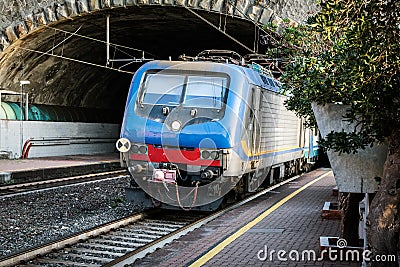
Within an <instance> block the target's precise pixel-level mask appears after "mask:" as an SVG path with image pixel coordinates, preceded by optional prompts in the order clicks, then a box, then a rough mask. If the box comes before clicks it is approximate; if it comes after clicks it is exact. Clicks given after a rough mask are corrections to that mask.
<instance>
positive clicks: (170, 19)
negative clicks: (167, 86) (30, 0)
mask: <svg viewBox="0 0 400 267" xmlns="http://www.w3.org/2000/svg"><path fill="white" fill-rule="evenodd" d="M78 1H79V0H76V2H74V3H75V6H74V8H76V10H79V9H80V10H83V11H84V12H81V13H80V14H75V15H74V16H71V11H70V9H71V8H69V9H68V10H69V12H66V11H65V12H64V13H63V12H57V10H59V9H60V10H62V8H64V9H65V10H67V9H66V8H65V6H64V7H63V6H61V4H59V3H62V2H57V4H55V5H53V8H55V9H54V10H55V12H53V15H51V13H46V12H45V13H44V15H46V14H47V15H46V16H43V17H41V16H38V15H35V16H33V17H32V16H31V15H29V16H25V21H23V22H24V23H22V24H21V23H20V24H18V23H17V24H14V26H13V27H12V28H11V32H12V34H8V35H7V36H6V35H3V38H2V39H3V42H2V45H0V48H1V49H2V50H3V52H2V53H1V54H0V66H1V68H0V87H1V89H6V90H13V91H20V90H22V88H20V84H19V82H20V81H21V80H29V81H30V84H29V86H24V88H23V90H24V92H26V93H28V95H29V102H30V103H37V104H53V105H61V106H70V107H84V108H97V109H102V110H106V111H107V112H109V113H111V114H113V117H114V121H115V122H116V123H119V122H120V121H121V119H122V115H123V110H124V105H125V100H126V96H127V93H128V89H129V84H130V81H131V79H132V76H133V73H134V72H135V70H136V69H137V68H138V67H140V66H141V65H142V64H143V63H145V62H146V61H148V60H151V59H172V60H177V59H178V57H179V56H180V55H182V54H185V55H189V56H195V55H196V54H198V53H199V52H201V51H202V50H205V49H227V50H233V51H236V52H238V53H239V54H242V55H244V54H247V53H251V52H261V53H263V52H264V50H265V46H263V45H262V44H261V43H260V42H259V40H257V39H256V38H259V35H260V31H261V30H260V29H261V28H262V24H260V23H259V22H257V23H255V22H254V21H252V19H251V18H252V16H253V17H254V16H255V15H254V14H257V16H258V17H257V19H258V20H259V21H260V20H262V19H263V17H266V15H268V18H267V19H265V18H264V22H265V21H266V20H268V21H272V20H273V19H274V20H276V21H277V22H279V19H280V18H279V17H278V16H277V15H274V14H273V13H271V12H273V10H271V9H270V8H269V9H267V8H266V7H264V9H261V8H254V7H252V8H251V10H250V7H249V4H245V3H244V4H243V5H247V9H248V11H246V12H247V14H248V15H246V14H241V13H240V12H239V11H240V10H239V8H236V10H235V11H234V13H231V14H229V12H225V13H223V12H222V13H221V12H215V11H213V10H212V9H213V8H212V6H213V5H214V7H215V6H216V5H218V3H220V5H221V10H224V8H225V9H226V10H228V5H227V4H226V3H225V5H224V4H223V3H224V2H221V1H211V4H210V7H209V10H201V9H198V8H197V9H189V8H188V7H187V6H184V5H183V6H178V5H163V4H161V5H139V4H136V5H132V6H127V5H124V6H120V7H119V6H118V5H117V2H116V1H113V2H112V3H114V5H115V6H116V7H114V8H112V6H111V7H110V8H104V9H99V10H95V11H90V8H89V7H90V5H93V4H90V3H91V2H93V1H90V2H89V5H88V7H87V10H85V8H82V7H79V5H78V4H79V3H81V2H82V1H81V2H78ZM112 3H111V4H112ZM124 3H125V2H124ZM221 3H222V4H221ZM248 3H250V2H248ZM0 4H1V3H0ZM66 4H67V2H65V5H66ZM125 4H127V3H125ZM253 4H255V3H253ZM187 5H189V2H187ZM198 5H202V3H198ZM303 5H304V6H306V7H307V6H308V5H307V3H303ZM0 8H1V5H0ZM43 9H44V8H43ZM214 9H215V8H214ZM303 9H304V8H303ZM303 9H302V8H301V7H300V8H299V10H300V11H302V12H303V13H304V12H305V11H304V10H303ZM3 10H4V8H3ZM191 10H192V11H191ZM193 10H194V11H193ZM86 11H87V12H86ZM266 11H268V12H269V13H268V12H266ZM300 11H299V14H300V13H301V12H300ZM19 12H20V13H22V12H21V10H20V11H19ZM33 12H34V11H33ZM75 12H76V11H75ZM14 13H15V12H14ZM39 14H40V13H39ZM68 14H69V15H68ZM271 14H272V15H271ZM2 15H4V16H7V17H5V18H8V19H9V20H11V19H12V17H11V16H10V15H9V14H7V13H4V12H3V13H2ZM52 16H53V17H54V16H57V19H56V20H55V19H54V18H52ZM107 17H108V18H109V23H108V25H109V26H108V27H107V23H106V21H107ZM26 18H28V19H26ZM42 20H45V22H43V21H42ZM51 20H53V21H51ZM33 23H36V24H37V25H38V26H36V27H35V28H34V30H29V28H30V27H32V24H33ZM8 29H10V27H9V28H8ZM107 29H109V30H107ZM107 32H108V34H109V35H108V36H109V42H110V46H109V59H110V61H109V62H108V64H107V45H106V39H107V38H106V36H107ZM14 33H15V34H14ZM13 35H16V36H13ZM4 36H6V37H8V39H9V40H8V43H11V45H8V43H7V41H4V40H5V38H4ZM0 37H1V36H0ZM15 37H19V38H15ZM0 39H1V38H0ZM6 39H7V38H6ZM10 39H16V40H12V42H11V41H10ZM4 44H7V46H8V47H7V46H6V45H4ZM255 50H257V51H255ZM45 53H46V54H45ZM106 66H107V67H106Z"/></svg>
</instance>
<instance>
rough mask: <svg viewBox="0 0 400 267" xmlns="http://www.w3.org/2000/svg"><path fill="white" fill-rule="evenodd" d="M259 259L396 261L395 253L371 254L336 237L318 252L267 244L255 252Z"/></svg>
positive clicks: (271, 260)
mask: <svg viewBox="0 0 400 267" xmlns="http://www.w3.org/2000/svg"><path fill="white" fill-rule="evenodd" d="M257 258H258V260H260V261H270V262H273V261H293V262H302V261H307V262H309V261H314V262H315V261H358V262H360V261H366V262H372V261H375V262H396V261H397V259H396V255H373V253H372V252H371V251H370V250H368V249H367V250H362V249H357V248H352V247H347V241H346V240H345V239H338V241H337V243H336V246H335V247H328V248H326V249H324V250H322V251H321V252H320V253H318V252H317V251H315V250H312V249H308V250H302V251H299V250H290V251H287V250H283V249H279V250H276V249H269V248H268V246H267V245H265V246H264V248H263V249H261V250H259V251H258V252H257Z"/></svg>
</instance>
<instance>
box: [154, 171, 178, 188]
mask: <svg viewBox="0 0 400 267" xmlns="http://www.w3.org/2000/svg"><path fill="white" fill-rule="evenodd" d="M152 180H153V182H161V183H169V184H175V183H176V170H166V169H154V170H153V177H152Z"/></svg>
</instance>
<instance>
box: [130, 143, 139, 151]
mask: <svg viewBox="0 0 400 267" xmlns="http://www.w3.org/2000/svg"><path fill="white" fill-rule="evenodd" d="M138 151H139V147H138V146H137V145H133V146H132V148H131V152H132V153H138Z"/></svg>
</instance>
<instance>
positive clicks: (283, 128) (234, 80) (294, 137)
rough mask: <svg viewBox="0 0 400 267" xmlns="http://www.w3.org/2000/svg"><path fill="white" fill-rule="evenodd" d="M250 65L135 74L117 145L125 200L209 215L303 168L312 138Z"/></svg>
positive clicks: (193, 64) (170, 64)
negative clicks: (127, 182)
mask: <svg viewBox="0 0 400 267" xmlns="http://www.w3.org/2000/svg"><path fill="white" fill-rule="evenodd" d="M236 63H237V62H236ZM254 66H256V65H254V64H253V65H250V66H243V65H241V64H240V62H239V64H232V63H231V62H230V61H228V59H226V62H225V61H223V62H213V61H206V60H204V61H152V62H148V63H146V64H144V65H143V66H142V67H141V68H139V69H138V70H137V72H136V73H135V75H134V77H133V79H132V82H131V85H130V91H129V94H128V98H127V103H126V108H125V114H124V119H123V123H122V129H121V136H120V137H121V138H120V139H119V140H118V141H117V144H116V145H117V148H118V150H119V151H120V155H121V163H122V164H123V166H126V167H127V168H128V170H129V172H130V173H131V175H132V183H131V187H130V188H127V197H128V200H129V201H133V202H136V203H138V204H140V205H143V206H145V207H152V206H161V207H163V208H179V209H197V210H215V209H217V208H218V207H220V206H221V204H223V203H225V202H226V201H229V200H230V199H235V198H239V197H241V196H243V195H244V194H246V193H247V192H254V191H255V190H257V188H259V187H260V186H261V184H262V183H266V184H272V183H274V182H276V181H278V180H280V179H283V178H284V177H285V176H288V175H293V174H296V173H298V172H300V171H301V170H303V169H305V168H307V167H308V163H309V162H311V161H313V159H314V158H315V157H316V156H317V155H318V150H317V149H318V147H317V145H316V141H317V135H316V131H313V130H311V129H306V128H304V127H303V123H302V121H301V119H299V118H298V117H296V115H295V114H294V113H292V112H290V111H288V110H287V109H286V108H285V107H284V104H283V102H284V100H285V99H286V96H284V95H282V94H280V83H279V82H278V81H277V80H275V79H274V78H272V76H270V75H267V74H266V73H264V72H262V71H260V70H261V69H260V68H258V66H257V67H254Z"/></svg>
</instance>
